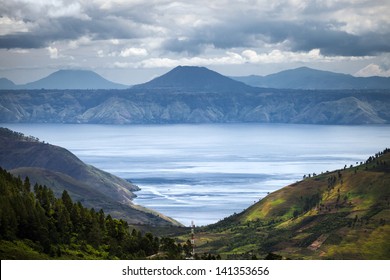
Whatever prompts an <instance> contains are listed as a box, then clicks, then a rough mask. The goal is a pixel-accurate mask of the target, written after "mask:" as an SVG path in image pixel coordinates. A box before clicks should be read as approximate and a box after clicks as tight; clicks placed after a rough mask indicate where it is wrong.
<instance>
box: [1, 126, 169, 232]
mask: <svg viewBox="0 0 390 280" xmlns="http://www.w3.org/2000/svg"><path fill="white" fill-rule="evenodd" d="M0 166H1V167H2V168H4V169H7V170H9V171H10V172H11V173H12V174H15V175H19V176H21V177H22V178H25V177H26V176H28V177H29V178H30V182H31V183H33V184H35V183H39V184H44V185H46V186H48V187H50V188H52V189H53V191H54V194H55V195H57V196H58V195H60V194H61V193H62V192H63V190H64V189H65V190H67V191H68V192H69V194H70V195H71V197H72V198H73V199H74V200H76V201H82V202H83V203H84V204H85V205H86V206H87V207H93V208H95V209H100V208H103V209H104V210H105V211H106V212H107V213H110V214H111V215H112V216H113V217H117V218H122V219H125V220H126V221H127V222H129V223H134V224H135V223H146V224H149V223H150V224H161V225H164V224H171V223H175V221H173V220H171V219H169V218H165V217H164V216H163V215H161V214H159V213H154V212H152V211H151V210H148V209H143V208H141V207H139V206H136V205H134V204H133V203H132V201H131V200H132V198H134V197H135V194H134V191H137V190H139V188H138V187H137V186H135V185H134V184H131V183H129V182H127V181H125V180H123V179H121V178H118V177H116V176H114V175H112V174H109V173H107V172H104V171H102V170H99V169H97V168H95V167H93V166H91V165H87V164H85V163H84V162H82V161H81V160H80V159H78V158H77V157H76V156H75V155H74V154H72V153H71V152H69V151H68V150H66V149H64V148H61V147H58V146H54V145H50V144H47V143H43V142H40V141H39V140H38V139H36V138H34V137H26V136H24V135H23V134H20V133H17V132H12V131H10V130H8V129H6V128H0ZM163 218H164V219H163Z"/></svg>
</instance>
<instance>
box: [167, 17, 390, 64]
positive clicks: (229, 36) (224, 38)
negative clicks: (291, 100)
mask: <svg viewBox="0 0 390 280" xmlns="http://www.w3.org/2000/svg"><path fill="white" fill-rule="evenodd" d="M230 22H233V23H234V24H232V23H230V24H219V25H214V26H207V27H203V28H201V29H195V30H189V31H188V32H187V35H188V37H187V38H186V39H185V40H177V39H176V38H172V39H168V40H167V41H166V42H165V44H164V48H166V49H167V50H169V51H172V52H188V53H201V52H202V49H203V48H205V47H206V46H209V45H212V46H214V47H215V48H219V49H230V48H240V47H241V48H256V47H262V46H263V45H264V44H278V43H283V42H285V41H287V42H288V43H287V46H288V47H289V48H290V49H289V50H291V51H310V50H313V49H320V51H321V53H322V54H324V55H340V56H366V55H374V54H378V53H383V52H390V40H389V39H388V38H390V32H389V33H386V34H382V33H375V32H367V33H365V34H361V35H355V34H350V33H348V32H346V31H343V30H337V29H334V28H333V27H334V26H335V25H337V23H334V22H329V23H322V22H313V21H308V22H303V23H299V22H298V23H295V22H291V21H272V20H268V21H258V20H252V21H247V19H244V20H232V21H230Z"/></svg>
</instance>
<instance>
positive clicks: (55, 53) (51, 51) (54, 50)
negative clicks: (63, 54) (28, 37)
mask: <svg viewBox="0 0 390 280" xmlns="http://www.w3.org/2000/svg"><path fill="white" fill-rule="evenodd" d="M46 49H47V50H48V51H49V55H50V58H51V59H57V58H58V49H57V48H55V47H51V46H49V47H47V48H46Z"/></svg>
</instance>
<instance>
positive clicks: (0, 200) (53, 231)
mask: <svg viewBox="0 0 390 280" xmlns="http://www.w3.org/2000/svg"><path fill="white" fill-rule="evenodd" d="M0 242H1V246H0V256H1V259H12V258H16V259H25V258H65V259H69V258H70V259H73V258H76V259H84V258H97V259H143V258H146V257H148V256H152V255H156V254H157V255H156V256H157V257H159V258H166V257H169V258H180V257H181V253H182V251H183V249H182V248H181V246H180V245H177V244H176V243H175V242H174V240H172V239H170V238H162V239H160V238H158V237H154V236H153V235H152V234H151V233H146V234H145V235H143V234H142V233H141V232H140V231H137V230H136V229H133V230H132V231H130V230H129V225H128V224H127V222H125V221H123V220H117V219H113V218H112V217H111V216H110V215H105V214H104V212H103V210H100V211H95V210H94V209H93V208H92V209H87V208H85V207H83V205H82V204H81V203H80V202H77V203H74V202H73V201H72V199H71V197H70V196H69V194H68V193H67V191H64V192H63V193H62V197H60V198H56V197H55V196H54V194H53V191H52V190H51V189H49V188H47V187H46V186H42V185H38V184H35V185H34V187H33V192H32V190H31V185H30V182H29V179H28V177H27V178H26V179H25V180H24V181H23V180H21V179H20V178H16V177H14V176H13V175H11V174H10V173H8V172H7V171H5V170H3V169H1V168H0ZM161 252H163V254H162V253H161ZM158 253H159V254H158Z"/></svg>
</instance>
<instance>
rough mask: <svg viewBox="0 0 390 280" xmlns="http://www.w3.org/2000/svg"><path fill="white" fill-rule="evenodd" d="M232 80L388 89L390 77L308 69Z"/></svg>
mask: <svg viewBox="0 0 390 280" xmlns="http://www.w3.org/2000/svg"><path fill="white" fill-rule="evenodd" d="M232 78H233V79H235V80H237V81H241V82H244V83H247V84H248V85H250V86H255V87H265V88H279V89H311V90H313V89H314V90H316V89H321V90H326V89H330V90H341V89H390V77H378V76H372V77H355V76H352V75H349V74H342V73H335V72H331V71H324V70H318V69H312V68H309V67H299V68H295V69H288V70H284V71H281V72H278V73H274V74H270V75H266V76H256V75H250V76H242V77H232Z"/></svg>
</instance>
